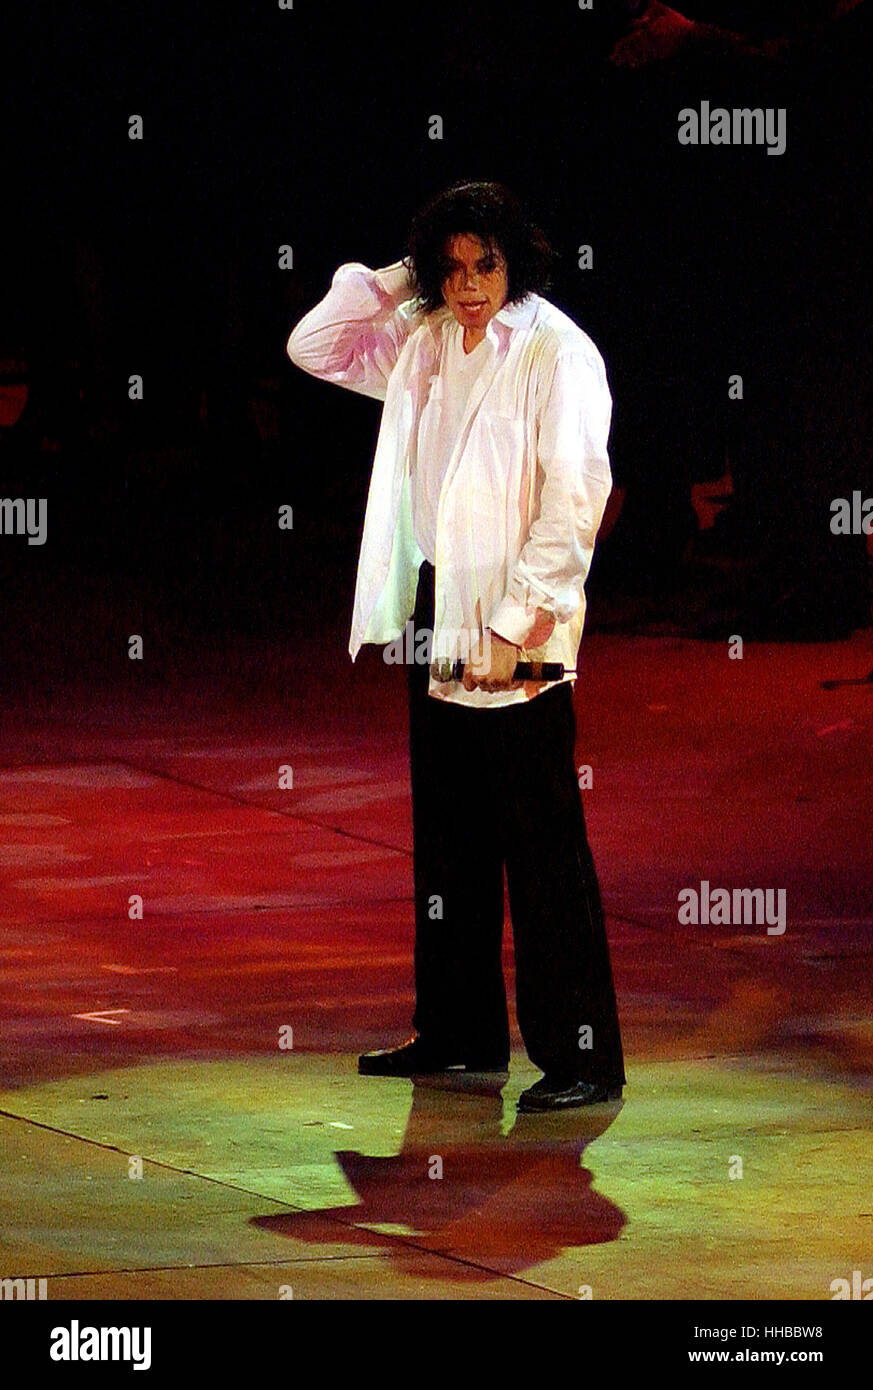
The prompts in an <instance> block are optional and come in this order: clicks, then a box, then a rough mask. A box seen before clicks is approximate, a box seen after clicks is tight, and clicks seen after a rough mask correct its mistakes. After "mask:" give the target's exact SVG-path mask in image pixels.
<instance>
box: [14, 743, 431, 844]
mask: <svg viewBox="0 0 873 1390" xmlns="http://www.w3.org/2000/svg"><path fill="white" fill-rule="evenodd" d="M105 761H106V762H108V763H110V764H114V765H115V766H117V767H126V768H128V770H129V771H131V772H139V773H141V774H142V775H143V776H146V777H155V778H158V779H159V780H161V781H164V782H175V783H176V785H177V786H180V787H188V788H189V790H191V791H199V792H206V793H207V794H208V795H210V796H217V797H221V798H222V799H223V800H224V801H231V802H233V803H234V804H235V805H237V806H245V807H246V808H247V809H248V810H251V811H263V812H264V813H265V814H266V815H268V816H280V817H281V818H282V819H283V820H297V821H300V823H301V824H302V825H308V826H311V827H312V828H313V829H315V830H325V831H327V832H328V833H329V834H332V835H341V836H343V837H344V838H345V839H347V840H357V841H360V843H361V844H366V845H374V846H376V847H377V848H378V849H387V850H390V852H391V853H392V854H402V855H403V856H404V857H405V858H407V859H411V858H412V849H411V848H410V849H405V848H404V847H403V846H402V845H392V844H389V843H388V841H387V840H377V839H374V838H373V837H372V836H370V835H362V834H360V833H359V832H357V831H354V830H343V829H341V828H340V827H339V826H336V825H328V824H326V823H325V822H324V821H320V820H315V819H314V818H313V817H312V816H307V815H303V814H301V813H300V812H299V811H290V810H289V811H283V810H281V809H277V808H276V807H274V806H263V805H261V803H260V802H257V801H250V800H249V799H248V797H245V796H241V795H240V794H239V792H230V791H224V790H223V789H222V788H221V787H210V786H207V785H206V784H204V783H203V782H194V781H191V780H190V778H187V777H180V776H179V775H178V774H176V773H173V772H166V771H161V770H159V769H155V768H152V767H149V766H147V765H144V764H140V763H135V762H131V761H130V759H128V758H125V757H115V758H108V759H106V760H105ZM93 763H94V758H65V759H64V760H63V762H59V763H55V764H54V766H56V767H71V766H73V767H88V766H92V765H93ZM35 765H36V764H29V766H35ZM52 765H53V764H51V763H40V764H38V766H40V767H51V766H52ZM23 766H24V765H23V764H19V765H18V766H16V767H13V768H9V769H7V770H8V771H10V772H20V771H21V770H22V767H23Z"/></svg>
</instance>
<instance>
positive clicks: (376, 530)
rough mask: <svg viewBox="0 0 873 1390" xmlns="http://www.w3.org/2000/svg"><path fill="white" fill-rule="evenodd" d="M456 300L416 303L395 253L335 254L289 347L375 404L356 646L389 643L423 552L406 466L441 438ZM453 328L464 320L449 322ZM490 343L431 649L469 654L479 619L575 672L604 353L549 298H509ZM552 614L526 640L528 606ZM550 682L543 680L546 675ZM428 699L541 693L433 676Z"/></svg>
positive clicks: (456, 452)
mask: <svg viewBox="0 0 873 1390" xmlns="http://www.w3.org/2000/svg"><path fill="white" fill-rule="evenodd" d="M455 325H456V320H455V319H454V316H453V315H452V313H451V311H450V310H449V309H448V308H444V309H441V310H438V311H437V312H436V313H432V314H424V313H422V312H421V310H420V308H419V307H418V304H417V301H415V300H414V299H413V290H412V286H411V284H410V281H409V277H408V273H407V270H406V267H405V266H404V264H403V262H402V261H397V262H395V263H394V264H393V265H390V266H385V267H383V268H382V269H379V270H371V269H369V268H368V267H367V266H364V265H361V264H360V263H358V262H351V263H348V264H345V265H341V266H340V267H339V269H338V270H337V271H336V273H335V274H334V276H333V280H332V283H331V288H330V290H329V291H328V293H327V294H326V296H325V297H324V299H322V300H321V302H320V303H318V304H316V305H315V307H314V308H313V309H311V310H310V311H309V312H308V313H307V314H305V315H304V317H303V318H302V319H301V320H300V322H299V323H298V324H297V325H296V326H295V328H294V329H293V331H292V333H291V335H290V337H289V339H288V346H287V351H288V356H289V357H290V358H291V360H292V362H294V363H295V364H296V365H297V366H299V367H301V368H303V370H304V371H307V372H310V373H311V374H312V375H313V376H316V377H319V378H321V379H323V380H326V381H333V382H335V383H336V384H337V385H340V386H345V387H347V388H348V389H350V390H352V391H357V392H360V393H361V394H363V395H366V396H371V397H373V398H374V399H376V400H381V401H383V402H384V405H383V411H382V422H381V427H380V430H379V437H378V441H377V444H376V452H375V456H374V459H373V470H372V475H371V479H370V490H369V495H368V500H367V510H366V516H365V519H364V532H363V537H362V541H361V551H360V558H359V561H358V574H357V584H356V589H355V601H354V612H353V616H352V630H351V635H350V639H349V652H350V654H351V657H352V660H354V658H355V657H356V656H357V654H358V652H359V650H360V648H361V645H362V643H364V642H376V643H380V644H384V643H388V642H394V640H395V639H396V638H398V637H400V636H401V635H402V634H403V633H404V629H405V627H406V624H407V621H408V619H409V618H410V617H411V614H412V610H413V606H414V602H415V592H416V585H417V580H418V569H419V565H420V564H421V561H422V560H423V559H424V555H423V552H422V550H421V548H420V547H419V545H418V543H417V541H416V539H415V534H414V528H413V522H412V500H411V499H412V478H413V477H414V476H415V473H416V468H417V467H418V460H419V456H421V457H422V458H423V459H425V460H426V459H427V457H428V450H429V448H430V447H431V443H432V441H433V439H434V437H435V433H434V432H435V431H436V432H437V433H438V430H439V420H440V415H441V411H442V408H443V407H442V401H443V387H444V382H445V372H444V368H445V364H446V361H447V359H446V345H447V341H448V335H449V334H450V333H451V332H452V331H453V326H455ZM457 326H458V327H460V326H459V325H457ZM475 351H476V352H481V353H482V354H483V355H485V354H487V360H486V361H485V362H483V364H482V366H481V368H480V370H479V372H478V374H477V376H476V379H475V381H474V382H473V385H472V388H471V390H470V394H469V397H468V399H467V402H466V406H465V409H464V411H463V415H462V419H461V422H460V427H459V429H458V432H457V439H456V441H455V445H454V448H453V450H452V452H451V456H450V458H449V459H448V462H447V464H446V467H445V473H444V476H443V479H442V484H441V487H440V492H439V501H438V506H437V519H436V533H435V546H436V576H435V619H434V634H433V648H434V656H435V657H436V658H439V659H441V660H448V661H453V660H454V659H455V658H456V657H461V659H466V658H467V656H468V655H469V653H470V651H471V649H475V644H476V642H477V641H480V640H481V636H482V634H483V632H484V630H485V629H486V628H490V629H492V630H493V631H494V632H497V633H499V634H500V635H501V636H502V637H504V638H506V639H507V640H509V641H511V642H515V643H517V644H518V645H519V646H520V647H522V649H523V650H525V653H526V655H528V656H529V657H530V658H531V659H533V660H538V661H559V662H562V663H563V665H564V671H565V675H564V679H565V680H575V678H576V661H577V657H578V653H579V644H580V640H581V636H582V627H583V624H584V618H585V590H584V584H585V579H586V577H587V574H588V570H589V567H590V564H591V557H592V554H593V551H594V543H595V538H596V535H597V530H598V527H599V526H600V522H601V520H602V517H603V512H604V509H605V507H606V501H607V498H608V496H609V492H610V489H611V486H612V477H611V473H610V468H609V457H608V452H607V443H608V437H609V426H610V418H611V411H612V398H611V396H610V392H609V387H608V384H607V380H606V371H605V367H604V364H603V359H602V358H601V356H600V353H599V352H598V350H597V348H596V347H595V345H594V343H593V342H592V341H591V339H590V338H589V337H588V335H587V334H586V333H585V332H583V330H582V329H581V328H579V326H578V325H577V324H575V323H574V322H573V320H572V319H571V318H569V317H568V315H566V314H565V313H563V312H562V311H561V310H560V309H558V308H557V307H556V306H555V305H554V304H551V303H550V302H549V301H548V300H547V299H544V298H543V297H542V296H541V295H537V294H531V295H529V296H528V297H527V298H526V299H525V300H523V301H522V302H521V303H519V304H506V305H504V307H503V308H502V309H500V310H499V311H498V312H497V313H496V314H495V315H494V316H493V317H492V319H491V320H490V322H489V323H488V326H487V328H486V330H485V339H484V341H483V342H482V343H481V344H480V345H479V346H478V347H477V348H476V349H475ZM538 608H541V609H543V610H545V611H546V612H547V613H550V614H551V615H552V616H553V617H554V618H555V628H554V630H553V632H552V635H551V637H549V639H548V641H546V642H545V643H543V644H542V645H541V646H539V647H537V648H535V649H533V648H530V649H527V648H525V641H526V639H527V636H528V634H529V633H530V632H531V631H532V630H533V627H534V623H535V619H536V610H537V609H538ZM546 688H548V687H546ZM428 690H429V694H430V695H432V696H434V697H435V698H437V699H443V700H449V701H452V702H455V703H458V704H464V705H471V706H474V707H480V708H499V707H501V706H504V705H508V704H515V703H519V702H521V701H523V700H527V699H529V698H531V696H532V695H533V694H535V693H536V689H535V688H534V687H532V686H530V685H525V686H523V687H522V688H520V689H516V690H506V691H494V692H488V691H483V690H478V689H477V690H472V691H467V690H465V689H464V687H463V685H462V683H461V682H460V681H449V682H441V681H439V680H437V679H436V678H435V676H434V674H432V675H431V678H430V682H429V687H428Z"/></svg>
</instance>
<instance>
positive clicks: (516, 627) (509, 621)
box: [488, 598, 536, 647]
mask: <svg viewBox="0 0 873 1390" xmlns="http://www.w3.org/2000/svg"><path fill="white" fill-rule="evenodd" d="M535 622H536V614H535V613H534V614H530V613H528V611H527V609H526V608H525V606H524V604H523V603H516V602H515V601H514V600H513V599H510V598H505V599H504V600H503V602H502V603H501V604H500V605H499V606H498V607H497V608H496V609H495V610H494V612H493V613H492V615H491V621H490V622H489V624H488V626H489V627H490V629H491V631H492V632H496V633H497V635H498V637H502V638H503V639H504V641H506V642H512V643H514V644H515V646H516V647H523V646H524V644H525V642H526V640H527V635H528V633H529V632H531V631H532V630H533V627H534V624H535Z"/></svg>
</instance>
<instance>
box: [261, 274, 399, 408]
mask: <svg viewBox="0 0 873 1390" xmlns="http://www.w3.org/2000/svg"><path fill="white" fill-rule="evenodd" d="M413 295H414V290H413V288H412V283H411V281H410V278H409V273H408V270H407V268H406V265H405V263H404V262H403V261H395V262H394V264H393V265H389V266H383V267H382V268H381V269H379V270H370V269H369V267H368V266H365V265H361V264H360V262H358V261H350V262H348V263H347V264H346V265H341V266H340V267H339V269H338V270H337V271H336V272H335V274H334V277H333V280H332V282H331V287H330V289H329V290H328V292H327V294H326V295H325V297H324V299H322V300H321V301H320V302H319V303H318V304H316V305H315V307H314V308H313V309H310V310H309V312H308V313H307V314H304V316H303V318H302V319H301V320H300V322H299V323H298V324H297V325H296V326H295V327H294V329H293V330H292V332H291V336H290V337H289V339H288V345H287V348H286V351H287V353H288V356H289V357H290V358H291V361H292V362H293V363H294V364H295V366H297V367H301V368H302V369H303V371H304V372H309V373H310V375H312V376H317V377H320V378H321V379H322V380H323V381H333V382H335V383H336V385H337V386H345V387H347V388H348V389H349V390H350V391H358V392H360V393H361V395H364V396H372V397H374V398H375V399H376V400H380V401H384V399H385V392H386V390H387V387H388V377H389V376H390V374H391V371H392V369H393V367H394V364H395V362H396V361H397V358H398V355H399V353H400V349H401V348H402V347H403V344H404V343H405V341H406V339H407V338H408V336H409V334H410V333H411V332H412V330H413V329H414V328H416V327H417V326H418V324H419V323H420V322H421V321H422V318H421V314H420V312H419V311H418V310H417V309H416V307H415V303H414V300H413Z"/></svg>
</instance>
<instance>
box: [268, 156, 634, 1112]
mask: <svg viewBox="0 0 873 1390" xmlns="http://www.w3.org/2000/svg"><path fill="white" fill-rule="evenodd" d="M553 258H554V252H553V251H552V249H551V247H550V246H549V245H548V243H547V241H546V239H545V237H544V236H543V234H542V232H541V231H540V230H539V228H537V227H536V226H535V225H534V224H533V223H532V222H531V221H530V219H529V217H528V215H527V213H526V211H525V209H524V208H523V207H522V205H521V204H520V202H519V201H518V199H517V198H516V197H515V196H514V195H513V194H512V193H511V192H510V191H509V190H508V189H506V188H505V187H504V186H503V185H501V184H496V183H484V182H466V183H460V184H455V185H453V186H452V187H451V188H449V189H447V190H445V191H444V192H443V193H440V194H438V195H437V196H436V197H435V198H433V199H431V201H430V202H429V203H428V204H427V205H426V206H425V207H424V208H422V209H421V211H420V212H419V213H418V215H417V216H416V217H415V219H414V220H413V225H412V229H411V233H410V238H409V252H408V255H407V256H406V257H405V258H404V259H403V260H401V261H397V262H395V263H394V264H392V265H389V266H386V267H384V268H382V269H378V270H371V269H368V268H367V267H366V266H364V265H361V264H359V263H356V262H355V263H349V264H346V265H342V266H340V267H339V269H338V270H337V271H336V273H335V275H334V277H333V281H332V285H331V288H330V290H329V292H328V294H327V295H326V296H325V298H324V299H323V300H322V301H321V302H320V303H319V304H317V305H316V306H315V308H313V309H312V310H310V312H309V313H307V314H306V315H305V316H304V317H303V318H302V319H301V320H300V322H299V323H298V324H297V325H296V327H295V328H294V330H293V332H292V333H291V336H290V338H289V340H288V348H287V350H288V355H289V357H290V358H291V360H292V361H293V362H294V363H295V364H296V365H297V366H299V367H302V368H303V370H305V371H307V372H310V373H312V374H313V375H314V376H317V377H320V378H322V379H323V380H327V381H333V382H335V383H337V384H338V385H340V386H345V387H347V388H349V389H350V390H353V391H358V392H361V393H362V394H364V395H368V396H372V397H375V398H376V399H377V400H381V401H383V402H384V407H383V412H382V422H381V427H380V432H379V439H378V443H377V447H376V454H375V458H374V462H373V472H372V478H371V483H370V492H369V498H368V502H367V512H366V518H365V522H364V532H363V539H362V543H361V553H360V560H359V564H358V576H357V587H356V593H355V604H354V615H353V620H352V632H351V640H350V644H349V650H350V653H351V656H352V659H353V660H354V658H355V656H356V655H357V653H358V651H359V650H360V647H361V644H362V643H364V642H378V643H388V642H396V641H397V639H398V638H401V639H402V638H403V636H404V634H406V629H407V624H408V623H409V621H410V619H411V621H412V624H413V636H414V641H413V642H412V643H406V644H404V643H403V642H402V640H401V641H400V642H397V647H398V648H401V649H404V650H412V651H414V652H415V653H417V654H419V655H422V654H423V655H424V660H416V661H412V662H411V663H410V664H409V666H408V682H409V707H410V772H411V781H412V816H413V841H414V844H413V868H414V884H415V986H416V1006H415V1013H414V1015H413V1024H414V1027H415V1029H416V1036H415V1037H413V1038H412V1039H410V1041H409V1042H407V1043H405V1044H404V1045H403V1046H401V1047H398V1048H392V1049H386V1050H383V1051H378V1052H371V1053H366V1054H364V1055H363V1056H362V1057H361V1058H360V1060H359V1070H360V1071H361V1072H362V1073H363V1074H365V1075H381V1076H414V1075H421V1074H426V1073H433V1072H439V1071H445V1070H448V1069H450V1068H453V1067H465V1068H466V1069H467V1070H468V1071H504V1070H505V1069H506V1068H507V1067H508V1064H509V1025H508V1018H507V1008H506V991H505V984H504V979H503V972H502V966H501V946H502V937H503V871H504V867H505V869H506V880H507V887H508V892H509V905H510V915H511V919H512V929H513V939H514V945H515V965H516V1004H517V1013H518V1022H519V1027H520V1029H521V1033H522V1037H523V1039H524V1044H525V1047H526V1049H527V1053H528V1056H529V1057H530V1059H531V1061H532V1062H534V1064H535V1065H536V1066H537V1067H539V1068H540V1069H541V1070H542V1071H543V1073H544V1075H543V1077H542V1079H541V1080H540V1081H538V1082H537V1083H536V1084H535V1085H533V1086H531V1087H530V1088H529V1089H528V1090H527V1091H525V1092H524V1093H523V1094H522V1096H521V1098H520V1101H519V1108H520V1109H522V1110H552V1109H564V1108H567V1107H571V1106H579V1105H588V1104H592V1103H596V1102H599V1101H603V1100H606V1099H608V1098H612V1097H618V1096H619V1095H620V1094H621V1088H622V1087H623V1085H624V1084H625V1075H624V1062H623V1055H622V1046H621V1037H620V1031H619V1023H618V1014H617V1010H616V1001H615V991H614V986H613V980H612V971H611V966H610V959H609V947H608V943H607V939H606V932H605V927H604V921H603V913H602V908H601V902H600V893H599V888H598V882H597V876H596V873H595V869H594V864H593V860H592V857H591V852H590V849H589V846H588V839H587V833H586V828H585V821H584V815H583V809H582V801H581V798H580V795H579V787H578V784H577V780H576V771H575V766H574V742H575V716H574V710H573V702H572V695H573V681H574V680H575V674H576V660H577V655H578V650H579V643H580V639H581V634H582V626H583V621H584V614H585V593H584V583H585V579H586V576H587V573H588V569H589V566H590V563H591V557H592V554H593V549H594V543H595V537H596V535H597V530H598V527H599V525H600V522H601V519H602V516H603V512H604V508H605V506H606V501H607V498H608V496H609V492H610V488H611V484H612V479H611V474H610V468H609V460H608V454H607V441H608V436H609V427H610V417H611V409H612V401H611V396H610V392H609V388H608V385H607V380H606V373H605V369H604V365H603V361H602V358H601V356H600V354H599V352H598V351H597V348H596V347H595V346H594V344H593V343H592V341H591V339H590V338H589V337H588V336H587V335H586V334H585V333H584V332H583V331H582V330H581V329H580V328H579V327H578V326H577V325H576V324H575V323H574V322H573V321H572V319H570V318H569V317H568V316H567V315H566V314H564V313H563V312H562V311H561V310H559V309H558V308H557V307H556V306H555V305H553V304H551V303H550V302H549V301H548V300H547V299H545V298H544V297H543V294H542V291H543V290H544V289H545V288H547V287H548V283H549V269H550V265H551V263H552V260H553ZM421 634H427V642H426V644H425V645H423V644H422V642H421V641H419V637H420V636H421ZM455 660H461V661H463V662H464V671H463V677H462V678H461V679H456V678H453V671H452V666H453V663H454V661H455ZM520 660H531V661H544V662H555V663H561V664H562V665H563V668H564V676H563V679H561V680H559V681H557V682H553V683H545V682H542V681H537V682H534V681H531V680H527V681H523V680H518V681H516V680H515V679H514V678H513V677H514V672H515V667H516V664H517V662H519V661H520Z"/></svg>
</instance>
